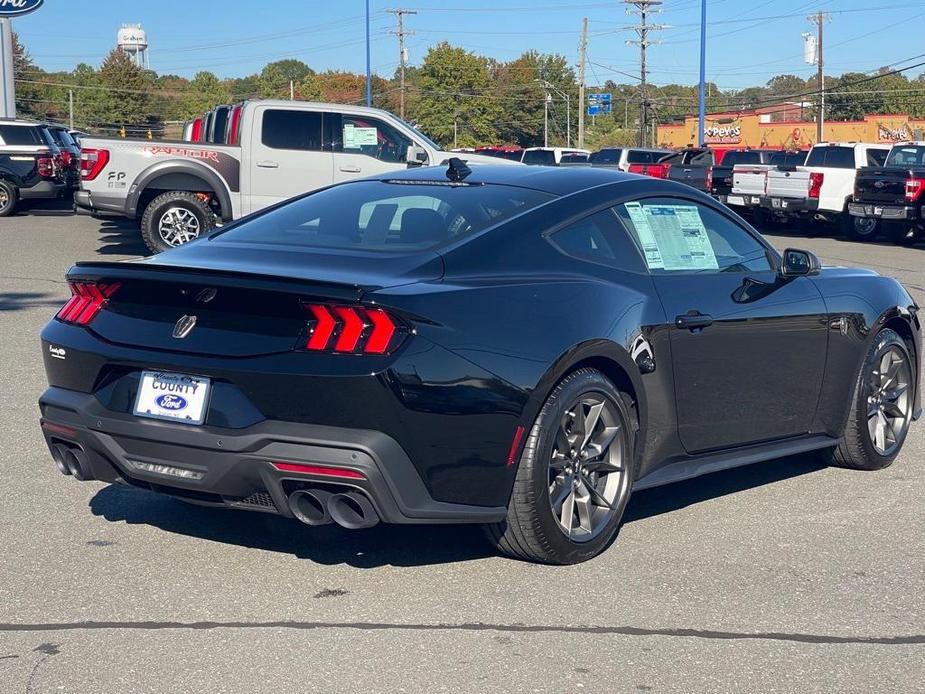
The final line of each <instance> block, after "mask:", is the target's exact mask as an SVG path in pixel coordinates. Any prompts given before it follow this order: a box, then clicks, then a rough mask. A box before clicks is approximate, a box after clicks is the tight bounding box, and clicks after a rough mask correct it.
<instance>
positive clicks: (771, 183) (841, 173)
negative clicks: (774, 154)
mask: <svg viewBox="0 0 925 694" xmlns="http://www.w3.org/2000/svg"><path fill="white" fill-rule="evenodd" d="M889 151H890V146H889V145H879V144H869V143H865V142H821V143H819V144H817V145H814V146H813V148H812V149H811V150H810V151H809V155H808V156H807V157H806V164H805V166H797V167H792V168H791V167H783V168H777V169H771V170H770V171H768V174H767V184H766V185H767V188H766V193H765V196H764V197H763V198H762V200H761V206H762V208H764V209H765V210H767V211H768V212H770V213H771V214H773V215H776V216H782V217H788V218H804V219H805V218H806V217H810V218H812V219H815V220H820V221H827V222H835V223H837V224H839V225H840V226H841V228H842V232H843V233H845V234H846V235H847V236H849V237H851V238H856V239H867V238H870V237H872V236H874V235H875V234H876V232H877V230H876V220H869V219H864V218H861V217H852V216H851V215H850V214H849V213H848V202H849V201H850V200H851V196H852V195H853V194H854V179H855V176H856V175H857V171H858V169H860V168H862V167H865V166H882V165H883V162H884V161H885V160H886V156H887V154H888V153H889Z"/></svg>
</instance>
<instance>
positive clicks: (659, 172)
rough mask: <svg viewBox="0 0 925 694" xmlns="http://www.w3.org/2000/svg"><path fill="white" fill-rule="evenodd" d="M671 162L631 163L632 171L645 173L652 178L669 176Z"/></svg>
mask: <svg viewBox="0 0 925 694" xmlns="http://www.w3.org/2000/svg"><path fill="white" fill-rule="evenodd" d="M670 168H671V164H630V173H638V174H644V175H646V176H651V177H652V178H668V170H669V169H670Z"/></svg>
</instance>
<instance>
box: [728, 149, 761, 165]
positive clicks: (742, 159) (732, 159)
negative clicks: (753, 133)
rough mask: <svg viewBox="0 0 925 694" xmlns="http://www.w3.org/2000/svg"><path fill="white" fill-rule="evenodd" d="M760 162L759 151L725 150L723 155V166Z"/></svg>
mask: <svg viewBox="0 0 925 694" xmlns="http://www.w3.org/2000/svg"><path fill="white" fill-rule="evenodd" d="M760 163H761V152H726V155H725V156H724V157H723V166H735V165H736V164H760Z"/></svg>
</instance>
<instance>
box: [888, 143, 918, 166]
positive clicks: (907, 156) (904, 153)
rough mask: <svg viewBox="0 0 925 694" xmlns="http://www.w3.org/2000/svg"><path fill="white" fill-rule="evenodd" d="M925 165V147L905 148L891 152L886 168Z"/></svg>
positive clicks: (894, 149) (896, 148) (898, 148)
mask: <svg viewBox="0 0 925 694" xmlns="http://www.w3.org/2000/svg"><path fill="white" fill-rule="evenodd" d="M923 165H925V147H918V146H903V147H894V148H893V149H891V150H890V156H888V157H887V158H886V166H923Z"/></svg>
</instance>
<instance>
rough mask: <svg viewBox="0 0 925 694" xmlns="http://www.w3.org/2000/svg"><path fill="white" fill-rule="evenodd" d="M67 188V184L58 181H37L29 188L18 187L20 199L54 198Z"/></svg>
mask: <svg viewBox="0 0 925 694" xmlns="http://www.w3.org/2000/svg"><path fill="white" fill-rule="evenodd" d="M66 189H67V184H65V183H59V182H58V181H39V182H38V183H36V184H35V185H34V186H32V187H31V188H20V189H19V197H20V198H21V199H22V200H46V199H48V198H56V197H58V196H59V195H61V194H62V193H63V192H64V191H65V190H66Z"/></svg>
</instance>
